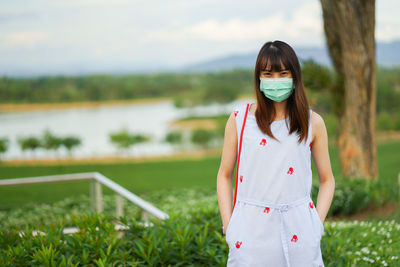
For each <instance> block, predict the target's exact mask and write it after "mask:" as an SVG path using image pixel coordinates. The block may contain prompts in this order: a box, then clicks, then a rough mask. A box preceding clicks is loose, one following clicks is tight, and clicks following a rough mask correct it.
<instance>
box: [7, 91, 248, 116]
mask: <svg viewBox="0 0 400 267" xmlns="http://www.w3.org/2000/svg"><path fill="white" fill-rule="evenodd" d="M251 97H253V95H252V94H243V95H240V96H239V97H238V98H239V99H241V98H251ZM166 100H172V97H154V98H138V99H123V100H106V101H84V102H62V103H26V104H0V112H17V111H35V110H57V109H69V108H87V107H99V106H110V105H131V104H142V103H153V102H159V101H166Z"/></svg>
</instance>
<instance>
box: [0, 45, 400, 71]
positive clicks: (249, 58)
mask: <svg viewBox="0 0 400 267" xmlns="http://www.w3.org/2000/svg"><path fill="white" fill-rule="evenodd" d="M294 49H295V51H296V53H297V55H298V57H299V58H300V60H304V59H313V60H314V61H316V62H317V63H319V64H322V65H325V66H329V65H331V60H330V58H329V55H328V51H327V49H326V48H325V47H310V46H308V47H307V46H303V47H294ZM399 51H400V40H398V41H394V42H391V43H377V62H378V65H380V66H394V65H397V66H400V53H399ZM257 53H258V51H254V52H252V53H245V54H231V55H227V56H223V57H219V58H215V59H212V60H206V61H202V62H198V63H195V64H186V65H171V64H167V63H165V64H163V63H162V62H160V63H158V64H157V65H155V64H153V63H149V62H142V63H136V64H132V62H130V61H121V62H118V61H112V62H94V61H93V62H77V63H74V64H70V63H65V64H61V65H58V66H56V67H51V68H50V66H49V65H46V64H44V65H40V66H36V67H35V68H32V66H27V67H21V66H18V65H15V66H14V65H9V64H8V65H4V63H2V62H0V77H1V76H3V75H6V76H10V77H38V76H54V75H62V76H64V75H65V76H85V75H91V74H106V75H115V76H118V75H128V74H150V73H160V72H163V73H168V72H169V73H185V72H214V71H221V70H231V69H235V68H244V69H253V68H254V64H255V62H256V58H257Z"/></svg>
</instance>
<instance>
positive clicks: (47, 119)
mask: <svg viewBox="0 0 400 267" xmlns="http://www.w3.org/2000/svg"><path fill="white" fill-rule="evenodd" d="M249 101H252V102H255V101H254V100H253V99H238V100H236V101H234V102H231V103H229V104H224V105H221V104H211V105H208V106H197V107H194V108H176V107H175V106H174V105H173V102H172V100H162V101H154V102H144V103H133V104H120V105H102V106H97V107H73V108H68V109H54V110H45V111H42V110H37V111H19V112H2V113H0V138H3V137H7V138H8V139H9V141H10V143H9V148H8V150H7V152H6V153H4V154H2V155H1V157H2V159H5V160H11V159H32V158H40V159H44V158H65V157H67V156H68V153H67V151H66V149H65V148H64V147H61V148H60V149H59V150H57V151H48V150H44V149H36V150H35V151H33V152H32V151H22V150H21V149H20V146H19V144H18V142H17V138H18V137H19V136H21V137H27V136H36V137H41V136H42V134H43V132H44V131H45V130H46V129H49V130H50V131H51V132H52V133H53V134H55V135H56V136H61V137H64V136H66V135H74V136H78V137H79V138H80V139H81V142H82V144H81V145H80V146H78V147H76V148H74V150H73V153H72V155H73V158H87V157H104V156H117V155H121V154H120V153H118V150H117V148H116V147H115V145H113V144H112V143H111V142H110V140H109V134H110V132H115V131H119V130H121V129H122V128H123V127H126V128H127V129H128V130H129V132H131V133H135V134H138V133H141V134H146V135H150V137H151V139H152V140H151V141H150V142H145V143H141V144H137V145H134V146H132V147H131V148H130V150H129V151H128V152H127V153H124V155H126V156H129V157H141V156H153V155H154V156H159V155H171V154H173V153H174V152H176V148H175V147H174V146H172V145H170V144H169V143H165V142H163V139H164V138H165V135H166V134H167V133H168V132H169V131H171V130H173V129H172V128H171V126H169V123H171V122H173V121H174V120H176V119H179V118H182V117H186V116H202V115H218V114H229V113H230V112H232V111H233V109H234V108H235V107H236V106H237V105H240V104H245V103H247V102H249Z"/></svg>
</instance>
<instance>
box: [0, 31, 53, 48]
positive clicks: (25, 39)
mask: <svg viewBox="0 0 400 267" xmlns="http://www.w3.org/2000/svg"><path fill="white" fill-rule="evenodd" d="M1 38H2V42H3V45H4V46H5V47H6V48H11V47H12V48H18V49H20V48H29V47H34V46H37V45H40V44H43V43H44V42H46V41H47V35H46V33H44V32H35V31H31V32H11V33H5V34H3V35H2V37H1Z"/></svg>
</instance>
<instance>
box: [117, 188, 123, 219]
mask: <svg viewBox="0 0 400 267" xmlns="http://www.w3.org/2000/svg"><path fill="white" fill-rule="evenodd" d="M115 200H116V215H117V218H119V217H121V216H123V215H124V210H123V202H122V200H123V199H122V197H121V195H119V194H115Z"/></svg>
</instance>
